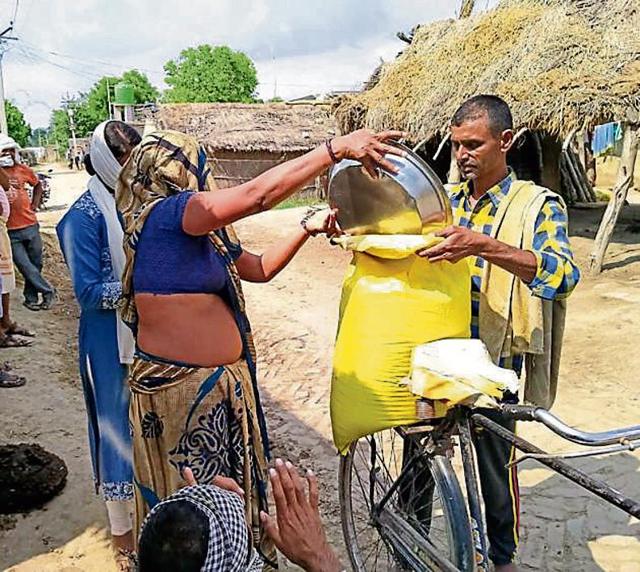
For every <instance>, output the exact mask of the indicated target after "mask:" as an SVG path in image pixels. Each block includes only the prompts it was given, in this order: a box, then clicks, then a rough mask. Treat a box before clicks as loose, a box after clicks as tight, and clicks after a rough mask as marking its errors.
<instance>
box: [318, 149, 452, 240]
mask: <svg viewBox="0 0 640 572" xmlns="http://www.w3.org/2000/svg"><path fill="white" fill-rule="evenodd" d="M393 145H394V146H395V147H398V148H400V149H402V150H403V151H405V152H406V156H404V157H400V156H398V155H386V156H385V158H386V159H387V160H388V161H389V162H390V163H392V164H393V165H394V166H396V167H397V168H398V172H397V173H395V174H394V173H389V172H387V171H384V170H382V169H380V170H379V171H378V175H379V176H378V178H377V179H373V178H372V177H371V176H370V175H369V174H368V173H367V172H366V171H365V170H364V169H363V167H362V165H361V164H360V163H359V162H357V161H352V160H350V159H345V160H342V161H340V162H339V163H338V164H336V165H334V167H333V169H332V170H331V173H330V175H329V191H328V195H329V204H330V205H331V207H332V208H336V209H337V210H338V215H337V218H338V224H339V225H340V228H341V229H342V230H343V231H344V232H345V233H347V234H351V235H360V234H426V233H429V232H434V231H437V230H440V229H442V228H445V227H446V226H449V225H450V224H451V223H452V220H453V217H452V214H451V205H450V203H449V199H448V197H447V193H446V191H445V189H444V186H443V184H442V182H441V181H440V179H439V178H438V176H437V175H436V174H435V172H434V171H433V169H431V167H429V165H427V164H426V163H425V162H424V161H423V160H422V159H421V158H420V157H419V156H418V155H416V154H415V153H414V152H413V151H411V150H410V149H409V148H408V147H405V146H404V145H401V144H399V143H393Z"/></svg>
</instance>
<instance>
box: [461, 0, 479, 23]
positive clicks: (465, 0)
mask: <svg viewBox="0 0 640 572" xmlns="http://www.w3.org/2000/svg"><path fill="white" fill-rule="evenodd" d="M475 4H476V0H462V5H461V6H460V19H461V20H462V19H463V18H468V17H469V16H471V14H472V13H473V9H474V7H475Z"/></svg>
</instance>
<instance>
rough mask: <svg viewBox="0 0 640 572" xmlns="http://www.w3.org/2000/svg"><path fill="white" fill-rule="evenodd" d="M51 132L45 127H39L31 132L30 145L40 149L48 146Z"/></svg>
mask: <svg viewBox="0 0 640 572" xmlns="http://www.w3.org/2000/svg"><path fill="white" fill-rule="evenodd" d="M48 135H49V130H48V129H45V128H44V127H37V128H36V129H34V130H33V131H32V132H31V137H29V145H30V146H31V147H40V145H46V143H47V137H48Z"/></svg>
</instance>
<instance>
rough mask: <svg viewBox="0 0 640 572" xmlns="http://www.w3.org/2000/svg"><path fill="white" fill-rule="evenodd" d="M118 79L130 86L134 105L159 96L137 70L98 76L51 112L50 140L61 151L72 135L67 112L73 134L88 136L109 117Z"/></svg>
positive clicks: (144, 76) (143, 75) (150, 100)
mask: <svg viewBox="0 0 640 572" xmlns="http://www.w3.org/2000/svg"><path fill="white" fill-rule="evenodd" d="M121 81H124V82H125V83H128V84H129V85H131V86H132V87H133V94H134V101H135V103H136V104H140V103H149V102H152V101H156V100H157V99H158V97H159V95H160V94H159V92H158V90H157V89H156V88H155V87H154V86H153V85H152V84H151V82H150V81H149V78H147V76H146V75H145V74H143V73H140V72H139V71H137V70H129V71H127V72H125V73H123V74H122V76H119V77H118V76H105V77H103V78H101V79H100V80H99V81H97V82H96V83H95V84H94V85H93V87H92V88H91V89H90V90H89V91H88V92H87V93H80V94H78V95H77V96H76V97H75V98H73V99H71V100H68V101H66V102H65V103H64V105H63V106H62V109H56V110H54V111H53V113H52V114H51V120H50V124H49V135H50V139H51V141H52V142H53V143H54V144H55V145H57V147H58V150H59V151H60V152H61V153H63V152H64V151H65V150H66V149H67V146H68V140H69V137H71V127H70V121H69V111H71V113H72V115H73V122H74V125H75V130H76V136H77V137H86V136H88V135H89V134H90V133H92V132H93V130H94V129H95V128H96V126H97V125H98V124H99V123H102V122H103V121H104V120H105V119H107V118H108V117H109V98H110V97H111V98H113V89H114V87H115V86H116V85H117V84H118V83H120V82H121ZM109 93H110V94H111V95H110V96H109V95H108V94H109Z"/></svg>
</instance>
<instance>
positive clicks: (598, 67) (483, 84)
mask: <svg viewBox="0 0 640 572" xmlns="http://www.w3.org/2000/svg"><path fill="white" fill-rule="evenodd" d="M478 93H494V94H497V95H500V96H502V97H503V98H504V99H506V100H507V101H508V102H509V104H510V105H511V107H512V110H513V112H514V116H515V121H516V123H517V124H518V125H520V126H527V127H529V128H530V129H538V130H542V131H546V132H548V133H549V134H552V135H563V136H564V135H566V134H568V133H570V132H571V131H572V130H573V129H576V128H577V129H582V128H589V127H592V126H594V125H596V124H599V123H603V122H606V121H611V120H622V121H625V120H629V121H632V122H637V121H638V117H639V114H640V3H639V2H638V0H503V2H501V3H500V4H499V5H498V7H497V8H495V9H494V10H491V11H489V12H485V13H483V14H480V15H478V16H475V17H472V18H467V19H464V20H448V21H443V22H437V23H435V24H432V25H428V26H421V27H419V28H418V30H417V31H416V33H415V36H414V38H413V41H412V43H411V45H410V46H409V47H408V48H407V49H406V50H405V52H404V53H403V54H402V55H401V56H399V57H398V58H397V59H396V61H395V62H393V63H390V64H387V65H386V66H385V67H384V68H383V69H382V70H381V72H380V77H379V79H378V81H377V82H376V83H375V85H374V86H373V87H371V88H370V89H368V90H366V91H364V92H362V93H360V94H358V95H355V96H352V97H346V98H342V99H341V100H340V101H339V102H338V103H337V105H336V106H335V109H334V111H335V113H336V117H337V118H338V123H339V125H340V127H341V128H342V130H343V131H347V130H352V129H354V128H357V127H361V126H368V127H370V128H373V129H376V130H377V129H383V128H384V129H387V128H401V129H404V130H407V131H409V132H410V133H411V134H412V135H413V136H414V137H415V139H423V138H427V139H430V138H432V137H434V136H436V135H441V134H442V133H443V132H444V131H445V130H446V129H447V127H448V123H449V121H450V118H451V116H452V115H453V113H454V112H455V110H456V108H457V107H458V105H459V104H460V103H461V102H462V101H463V100H465V99H466V98H468V97H470V96H472V95H475V94H478Z"/></svg>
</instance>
